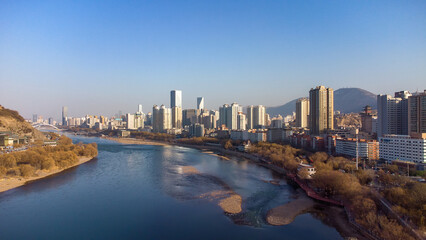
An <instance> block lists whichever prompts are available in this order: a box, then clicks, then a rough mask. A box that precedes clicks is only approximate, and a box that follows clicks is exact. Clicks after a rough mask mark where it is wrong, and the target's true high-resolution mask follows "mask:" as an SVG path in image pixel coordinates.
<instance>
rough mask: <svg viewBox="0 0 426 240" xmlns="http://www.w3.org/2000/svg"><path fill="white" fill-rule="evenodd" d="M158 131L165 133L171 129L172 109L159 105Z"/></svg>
mask: <svg viewBox="0 0 426 240" xmlns="http://www.w3.org/2000/svg"><path fill="white" fill-rule="evenodd" d="M159 119H160V121H159V131H160V132H166V131H167V130H168V129H171V128H172V109H171V108H166V107H165V106H164V105H161V107H160V111H159Z"/></svg>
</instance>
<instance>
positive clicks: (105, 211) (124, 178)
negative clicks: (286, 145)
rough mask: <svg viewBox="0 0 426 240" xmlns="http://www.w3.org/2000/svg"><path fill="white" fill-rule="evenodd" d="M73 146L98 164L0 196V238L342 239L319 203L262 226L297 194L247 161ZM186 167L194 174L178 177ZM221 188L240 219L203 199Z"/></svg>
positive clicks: (165, 150)
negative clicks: (234, 200)
mask: <svg viewBox="0 0 426 240" xmlns="http://www.w3.org/2000/svg"><path fill="white" fill-rule="evenodd" d="M73 140H74V141H75V142H80V141H81V142H84V143H88V142H96V143H97V144H98V148H99V155H98V157H97V159H94V160H92V161H90V162H87V163H85V164H82V165H80V166H78V167H75V168H72V169H69V170H66V171H64V172H62V173H60V174H57V175H54V176H51V177H48V178H45V179H41V180H38V181H36V182H33V183H31V184H27V185H25V186H22V187H20V188H16V189H13V190H10V191H7V192H5V193H0V239H342V237H341V235H340V234H339V233H338V232H337V230H336V229H335V228H333V227H332V226H331V225H330V223H328V221H327V220H324V215H326V214H325V213H324V212H326V211H323V212H322V210H321V206H319V205H318V206H316V208H315V209H314V210H312V211H309V212H307V213H304V214H301V215H299V216H298V217H296V219H295V220H294V221H293V222H292V223H291V224H289V225H286V226H271V225H268V224H267V223H266V220H265V216H266V213H267V212H268V210H270V209H271V208H273V207H276V206H279V205H282V204H285V203H287V202H290V201H292V200H293V199H295V198H297V197H298V196H299V195H300V194H301V193H300V192H299V191H298V190H296V189H295V188H294V187H293V186H290V185H288V184H287V182H286V181H285V179H284V178H283V176H281V175H279V174H276V173H274V172H273V171H271V170H269V169H266V168H264V167H261V166H258V165H256V164H254V163H252V162H250V161H247V160H242V159H237V158H231V159H230V160H225V159H222V158H220V157H218V156H213V155H209V154H206V153H202V152H200V151H199V150H195V149H190V148H183V147H176V146H144V145H125V144H120V143H115V142H112V141H109V140H104V139H99V138H85V137H73ZM184 166H193V167H195V168H196V169H197V170H198V171H199V174H183V173H182V168H183V167H184ZM269 181H277V182H279V184H271V183H270V182H269ZM224 189H228V190H229V189H230V190H231V191H233V192H235V193H237V194H239V195H240V196H241V197H242V209H243V211H242V212H241V213H239V214H235V215H229V214H225V213H224V212H223V210H222V209H221V208H220V207H219V206H218V204H217V202H216V201H215V199H211V198H205V197H202V196H203V194H205V193H208V192H212V191H220V190H224ZM324 208H326V207H324Z"/></svg>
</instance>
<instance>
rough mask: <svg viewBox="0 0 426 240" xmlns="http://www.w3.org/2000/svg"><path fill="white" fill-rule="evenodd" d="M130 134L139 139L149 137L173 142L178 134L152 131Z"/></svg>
mask: <svg viewBox="0 0 426 240" xmlns="http://www.w3.org/2000/svg"><path fill="white" fill-rule="evenodd" d="M130 136H131V137H134V138H137V139H148V140H154V141H164V142H171V141H173V140H174V139H175V138H176V136H175V135H172V134H167V133H152V132H131V135H130Z"/></svg>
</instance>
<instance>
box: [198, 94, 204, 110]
mask: <svg viewBox="0 0 426 240" xmlns="http://www.w3.org/2000/svg"><path fill="white" fill-rule="evenodd" d="M197 109H198V110H202V109H204V98H203V97H197Z"/></svg>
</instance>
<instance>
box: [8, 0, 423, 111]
mask: <svg viewBox="0 0 426 240" xmlns="http://www.w3.org/2000/svg"><path fill="white" fill-rule="evenodd" d="M425 83H426V1H389V0H387V1H349V0H348V1H248V0H244V1H199V0H198V1H197V0H194V1H16V0H14V1H2V2H1V4H0V104H1V105H4V106H6V107H8V108H12V109H16V110H18V111H20V112H21V113H22V114H23V115H24V117H30V116H31V114H33V113H38V114H39V115H43V116H45V117H49V116H53V117H55V118H59V116H60V110H61V106H63V105H66V106H68V108H69V114H70V115H74V116H82V115H85V114H105V115H112V114H114V113H116V112H118V110H122V111H123V113H125V112H134V111H136V109H137V104H139V103H141V104H143V106H144V111H145V112H148V111H150V109H151V108H152V105H153V104H165V105H169V104H170V100H169V92H170V90H171V89H181V90H182V91H183V105H184V108H194V107H195V104H196V97H197V96H204V97H205V99H206V100H205V102H206V107H208V108H210V109H217V108H218V107H219V106H220V105H221V104H223V103H231V102H238V103H240V104H242V105H248V104H263V105H266V106H276V105H281V104H283V103H286V102H287V101H290V100H292V99H294V98H297V97H302V96H306V95H307V94H308V91H309V89H310V88H311V87H314V86H317V85H325V86H328V87H332V88H334V89H338V88H341V87H360V88H363V89H366V90H368V91H371V92H373V93H375V94H377V93H393V92H395V91H398V90H410V91H415V90H417V89H419V90H422V89H425V88H426V84H425Z"/></svg>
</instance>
